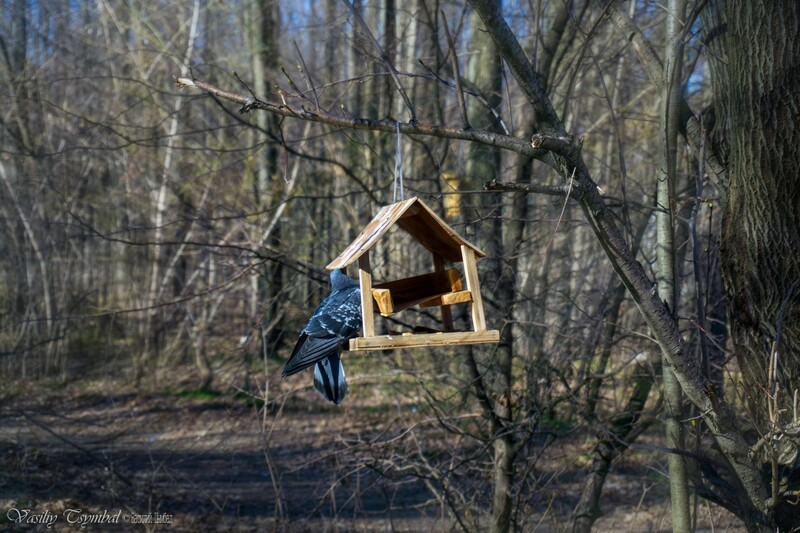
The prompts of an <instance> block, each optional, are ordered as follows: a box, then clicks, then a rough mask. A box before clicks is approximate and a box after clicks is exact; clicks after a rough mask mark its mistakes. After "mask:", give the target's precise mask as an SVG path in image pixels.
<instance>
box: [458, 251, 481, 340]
mask: <svg viewBox="0 0 800 533" xmlns="http://www.w3.org/2000/svg"><path fill="white" fill-rule="evenodd" d="M461 255H462V257H463V258H464V277H465V278H466V280H467V289H468V290H469V292H471V293H472V310H471V311H472V312H471V314H472V329H473V330H474V331H483V330H485V329H486V317H485V316H484V314H483V298H481V284H480V281H479V280H478V266H477V264H476V259H475V252H474V251H473V250H472V248H470V247H469V246H464V245H461Z"/></svg>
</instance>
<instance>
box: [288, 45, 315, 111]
mask: <svg viewBox="0 0 800 533" xmlns="http://www.w3.org/2000/svg"><path fill="white" fill-rule="evenodd" d="M292 44H293V45H294V49H295V50H296V51H297V55H298V57H299V58H300V65H301V66H302V70H301V72H302V73H303V76H304V77H305V78H306V83H307V84H308V87H309V89H311V94H313V95H314V104H315V105H316V106H317V111H319V110H320V107H319V97H318V96H317V88H316V87H315V86H314V82H313V81H312V80H311V73H310V72H309V71H308V67H306V61H305V59H303V54H302V53H300V47H298V46H297V41H292Z"/></svg>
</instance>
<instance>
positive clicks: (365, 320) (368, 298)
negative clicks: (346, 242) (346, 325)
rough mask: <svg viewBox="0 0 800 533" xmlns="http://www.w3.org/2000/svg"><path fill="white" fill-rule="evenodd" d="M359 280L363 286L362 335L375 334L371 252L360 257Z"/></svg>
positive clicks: (372, 335)
mask: <svg viewBox="0 0 800 533" xmlns="http://www.w3.org/2000/svg"><path fill="white" fill-rule="evenodd" d="M358 282H359V285H360V287H361V335H362V336H364V337H374V336H375V317H374V316H373V314H372V313H373V311H372V268H371V267H370V264H369V254H365V255H362V256H361V257H359V258H358Z"/></svg>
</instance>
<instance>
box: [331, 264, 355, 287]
mask: <svg viewBox="0 0 800 533" xmlns="http://www.w3.org/2000/svg"><path fill="white" fill-rule="evenodd" d="M354 285H356V282H355V281H354V280H352V279H350V278H348V277H347V274H345V273H344V269H339V268H336V269H333V270H331V287H332V288H333V290H335V291H337V290H341V289H346V288H347V287H352V286H354Z"/></svg>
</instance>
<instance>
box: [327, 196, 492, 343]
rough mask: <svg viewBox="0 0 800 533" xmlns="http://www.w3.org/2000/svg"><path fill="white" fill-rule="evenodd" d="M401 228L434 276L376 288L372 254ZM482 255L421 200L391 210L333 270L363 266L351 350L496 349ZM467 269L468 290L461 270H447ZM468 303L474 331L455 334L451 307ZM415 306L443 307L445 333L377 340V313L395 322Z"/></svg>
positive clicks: (389, 207)
mask: <svg viewBox="0 0 800 533" xmlns="http://www.w3.org/2000/svg"><path fill="white" fill-rule="evenodd" d="M394 225H398V226H399V227H400V228H402V229H403V230H405V231H406V232H407V233H408V234H409V235H410V236H411V237H412V238H413V239H415V240H416V241H417V242H419V244H421V245H422V246H423V247H424V248H426V249H427V250H428V251H430V252H431V254H433V266H434V271H433V272H431V273H429V274H423V275H421V276H413V277H410V278H404V279H398V280H396V281H389V282H387V283H380V284H378V285H373V284H372V270H371V268H370V261H369V251H370V249H371V248H372V247H373V246H375V244H376V243H377V242H378V241H379V240H380V239H381V238H382V237H383V236H384V235H385V234H386V232H387V231H389V229H390V228H392V227H393V226H394ZM485 255H486V254H484V253H483V252H482V251H480V250H479V249H478V248H476V247H475V246H473V245H472V244H470V243H469V242H467V241H466V240H464V239H463V238H461V237H460V236H459V235H458V234H457V233H456V232H455V230H453V228H451V227H450V226H449V225H447V223H446V222H445V221H444V220H442V219H441V218H439V217H438V216H437V215H436V213H434V212H433V210H431V208H430V207H428V206H427V205H425V203H424V202H423V201H422V200H420V199H419V198H416V197H414V198H409V199H408V200H405V201H402V202H399V203H396V204H392V205H387V206H386V207H384V208H382V209H381V210H380V211H379V212H378V214H377V215H375V218H373V219H372V221H371V222H370V223H369V224H367V226H366V227H365V228H364V230H363V231H362V232H361V233H360V234H359V235H358V237H356V239H355V240H354V241H353V242H352V243H350V246H348V247H347V249H345V251H343V252H342V253H341V254H340V255H339V257H337V258H336V259H334V260H333V261H332V262H331V263H330V264H329V265H328V267H327V268H328V270H333V269H335V268H345V267H347V266H349V265H351V264H353V263H354V262H356V261H358V279H359V283H360V285H361V311H362V313H361V315H362V319H361V320H362V328H361V335H362V336H361V337H356V338H355V339H350V350H388V349H393V348H413V347H420V346H443V345H460V344H487V343H497V342H498V341H499V340H500V333H499V332H498V331H496V330H488V331H487V329H486V318H485V316H484V312H483V300H482V299H481V291H480V284H479V282H478V270H477V268H476V261H477V259H478V258H480V257H484V256H485ZM459 262H462V263H464V277H465V281H466V289H465V288H464V286H463V283H462V281H461V277H460V275H459V272H458V270H456V269H455V268H445V264H446V263H459ZM457 303H469V304H470V308H471V316H472V330H471V331H454V329H453V316H452V313H451V311H450V307H449V306H451V305H453V304H457ZM415 305H419V306H420V307H439V308H440V309H441V313H442V325H443V329H444V331H441V332H435V333H403V334H401V335H375V317H374V313H376V312H377V313H380V314H381V315H383V316H391V315H392V314H394V313H397V312H400V311H402V310H404V309H408V308H410V307H413V306H415Z"/></svg>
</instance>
